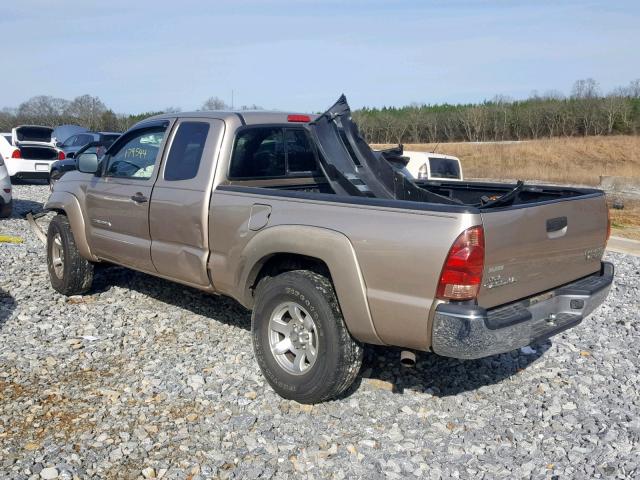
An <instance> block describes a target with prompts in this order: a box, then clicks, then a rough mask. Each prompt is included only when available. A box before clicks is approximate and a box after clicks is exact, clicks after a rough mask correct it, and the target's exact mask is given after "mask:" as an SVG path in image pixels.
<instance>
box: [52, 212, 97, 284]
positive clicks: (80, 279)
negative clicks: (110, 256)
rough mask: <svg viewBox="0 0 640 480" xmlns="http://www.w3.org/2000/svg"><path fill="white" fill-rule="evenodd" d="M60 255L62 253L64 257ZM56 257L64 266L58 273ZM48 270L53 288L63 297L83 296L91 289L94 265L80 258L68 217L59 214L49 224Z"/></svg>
mask: <svg viewBox="0 0 640 480" xmlns="http://www.w3.org/2000/svg"><path fill="white" fill-rule="evenodd" d="M56 237H57V238H56ZM56 240H59V242H56ZM58 243H59V245H58ZM56 249H58V252H56ZM58 253H62V256H60V255H58ZM55 257H60V258H61V259H62V266H61V267H58V269H57V270H58V273H56V268H55V267H54V258H55ZM57 265H59V263H57ZM47 268H48V270H49V279H50V281H51V286H52V287H53V288H54V289H55V290H56V291H58V292H60V293H62V294H63V295H81V294H83V293H85V292H86V291H87V290H89V289H90V288H91V283H92V282H93V264H92V263H91V262H90V261H88V260H87V259H85V258H83V257H81V256H80V252H78V248H77V247H76V242H75V240H74V238H73V232H72V231H71V225H69V220H68V219H67V217H66V215H62V214H58V215H56V216H55V217H53V219H52V220H51V223H49V229H48V230H47Z"/></svg>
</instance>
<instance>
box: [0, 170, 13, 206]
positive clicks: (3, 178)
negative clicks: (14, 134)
mask: <svg viewBox="0 0 640 480" xmlns="http://www.w3.org/2000/svg"><path fill="white" fill-rule="evenodd" d="M12 205H13V201H12V198H11V179H10V178H9V172H8V171H7V166H6V165H5V164H4V160H2V158H1V157H0V218H6V217H10V216H11V209H12Z"/></svg>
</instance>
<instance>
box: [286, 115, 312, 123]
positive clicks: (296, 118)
mask: <svg viewBox="0 0 640 480" xmlns="http://www.w3.org/2000/svg"><path fill="white" fill-rule="evenodd" d="M310 121H311V117H310V116H309V115H287V122H310Z"/></svg>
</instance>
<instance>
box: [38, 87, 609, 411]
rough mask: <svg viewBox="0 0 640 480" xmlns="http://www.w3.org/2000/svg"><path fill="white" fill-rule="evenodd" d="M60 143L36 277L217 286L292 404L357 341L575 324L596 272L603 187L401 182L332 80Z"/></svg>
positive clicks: (354, 364)
mask: <svg viewBox="0 0 640 480" xmlns="http://www.w3.org/2000/svg"><path fill="white" fill-rule="evenodd" d="M77 161H78V170H79V171H75V172H69V173H67V174H65V175H64V176H63V177H62V178H61V179H60V180H59V181H58V183H57V184H56V186H55V188H54V190H53V192H52V194H51V196H50V197H49V200H48V201H47V203H46V204H45V208H46V209H47V210H49V211H54V212H57V215H56V216H55V217H54V218H53V219H52V221H51V222H50V224H49V227H48V232H47V240H48V241H47V268H48V271H49V277H50V281H51V285H52V286H53V288H54V289H55V290H57V291H58V292H60V293H62V294H64V295H77V294H82V293H84V292H86V291H87V290H89V289H90V288H91V283H92V280H93V269H94V264H96V263H98V262H107V263H114V264H118V265H122V266H125V267H129V268H133V269H135V270H139V271H141V272H146V273H148V274H151V275H155V276H158V277H162V278H165V279H169V280H173V281H175V282H178V283H182V284H185V285H189V286H191V287H195V288H198V289H201V290H203V291H206V292H210V293H216V294H223V295H228V296H231V297H233V298H235V299H236V300H237V301H238V302H240V303H241V304H242V305H244V306H245V307H246V308H248V309H250V310H252V311H253V313H252V321H251V331H252V335H251V336H252V342H253V348H254V352H255V358H256V360H257V362H258V364H259V366H260V368H261V370H262V372H263V373H264V375H265V378H266V380H267V382H268V383H269V384H270V385H271V386H272V388H273V389H274V390H275V391H276V392H277V393H279V394H280V395H282V396H283V397H285V398H289V399H294V400H296V401H298V402H302V403H314V402H321V401H324V400H327V399H329V398H332V397H335V396H336V395H339V394H340V393H341V392H343V391H344V390H345V389H346V388H348V387H349V385H351V383H352V382H353V381H354V379H355V378H356V376H357V375H358V371H359V369H360V366H361V362H362V357H363V350H362V344H363V343H371V344H378V345H390V346H391V345H393V346H398V347H402V348H406V349H415V350H423V351H433V352H435V353H436V354H439V355H443V356H447V357H455V358H461V359H468V358H480V357H486V356H489V355H494V354H497V353H501V352H507V351H510V350H514V349H517V348H520V347H523V346H526V345H529V344H530V343H532V342H536V341H538V340H540V339H544V338H547V337H550V336H552V335H555V334H557V333H559V332H561V331H564V330H566V329H568V328H571V327H573V326H575V325H577V324H579V323H580V322H581V321H582V320H583V318H585V317H586V316H587V315H589V314H590V313H591V312H593V310H594V309H595V308H596V307H597V306H598V305H600V304H601V303H602V302H603V301H604V299H605V297H606V296H607V293H608V291H609V288H610V286H611V283H612V279H613V266H612V264H610V263H607V262H602V255H603V252H604V248H605V245H606V242H607V238H608V217H607V207H606V203H605V197H604V193H603V192H602V191H600V190H595V189H587V188H570V187H552V186H537V185H536V186H527V185H525V184H524V183H523V182H518V183H517V184H515V185H512V184H504V183H477V182H468V181H466V182H461V181H452V182H444V181H438V182H432V181H429V180H415V181H414V180H412V179H410V178H408V177H407V176H406V175H404V174H403V173H402V172H401V171H399V170H398V169H396V168H395V167H393V166H391V165H390V164H389V163H388V161H387V160H386V158H385V156H384V155H383V154H380V153H378V154H376V153H374V152H373V151H372V150H371V149H370V148H369V146H368V145H367V144H366V142H365V141H364V140H363V139H362V138H361V136H360V135H359V132H358V130H357V127H356V126H355V124H354V123H353V121H352V120H351V112H350V109H349V106H348V104H347V102H346V99H344V98H341V99H340V100H339V101H338V103H336V104H335V105H334V106H333V107H331V108H330V109H329V110H328V111H327V112H325V113H324V114H322V115H320V116H312V115H300V114H287V113H279V112H228V113H225V112H194V113H172V114H165V115H160V116H156V117H152V118H150V119H148V120H145V121H143V122H140V123H138V124H137V125H135V126H134V127H133V128H131V129H130V130H129V131H127V132H126V133H125V134H123V135H122V137H120V138H119V139H118V140H117V141H116V142H115V143H114V144H113V145H112V146H111V147H110V149H109V150H108V151H107V153H106V154H105V156H104V157H103V158H102V160H101V161H99V160H98V157H97V155H96V154H94V153H83V154H81V155H79V156H78V158H77ZM132 308H135V307H132Z"/></svg>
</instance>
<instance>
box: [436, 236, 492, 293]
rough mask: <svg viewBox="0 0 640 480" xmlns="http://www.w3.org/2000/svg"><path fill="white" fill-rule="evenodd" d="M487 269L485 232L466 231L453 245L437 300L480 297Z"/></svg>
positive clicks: (443, 272) (445, 264) (443, 271)
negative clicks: (479, 293) (483, 272)
mask: <svg viewBox="0 0 640 480" xmlns="http://www.w3.org/2000/svg"><path fill="white" fill-rule="evenodd" d="M483 270H484V229H483V228H482V226H475V227H471V228H468V229H466V230H465V231H464V232H462V233H461V234H460V236H459V237H458V238H457V239H456V241H455V242H453V246H452V247H451V249H450V250H449V255H447V259H446V260H445V262H444V266H443V267H442V273H441V274H440V282H438V290H437V292H436V297H437V298H440V299H442V300H471V299H474V298H476V296H477V295H478V291H479V290H480V284H481V282H482V271H483Z"/></svg>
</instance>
